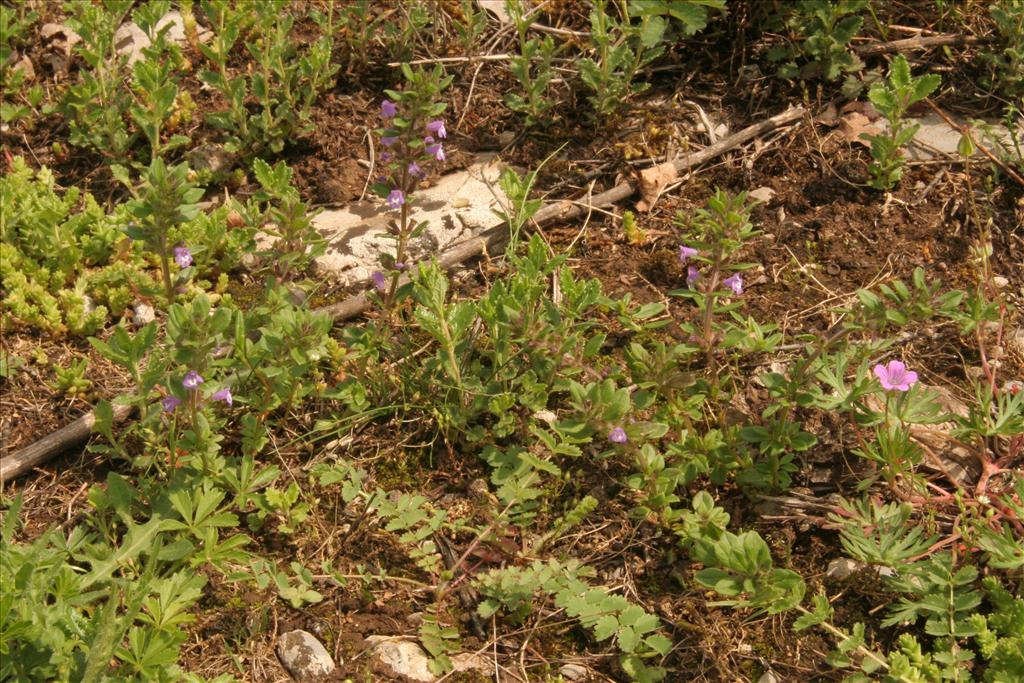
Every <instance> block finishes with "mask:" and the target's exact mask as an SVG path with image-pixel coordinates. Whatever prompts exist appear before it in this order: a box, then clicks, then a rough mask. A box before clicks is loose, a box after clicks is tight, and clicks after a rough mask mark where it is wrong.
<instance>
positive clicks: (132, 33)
mask: <svg viewBox="0 0 1024 683" xmlns="http://www.w3.org/2000/svg"><path fill="white" fill-rule="evenodd" d="M165 26H167V27H168V28H167V33H165V34H164V36H165V38H166V39H167V42H168V43H177V44H179V45H180V44H181V43H184V42H185V39H186V36H185V20H184V19H183V18H182V16H181V12H179V11H178V10H171V11H170V12H168V13H167V14H165V15H164V16H163V17H161V18H160V21H158V22H157V23H156V29H157V31H160V30H162V29H163V28H164V27H165ZM196 33H197V37H198V39H199V42H201V43H205V42H207V41H208V40H209V39H210V38H212V37H213V33H212V32H211V31H210V30H209V29H207V28H204V27H202V26H198V25H197V26H196ZM114 43H115V45H116V46H117V51H118V53H119V54H122V55H128V63H129V64H134V63H135V62H137V61H139V60H140V59H142V58H143V56H144V55H143V54H142V51H143V50H144V49H145V48H147V47H149V46H150V45H152V43H151V42H150V40H149V36H147V35H146V33H145V32H144V31H143V30H142V29H141V28H139V26H138V24H136V23H135V22H134V21H129V22H127V23H125V24H122V25H121V27H120V28H118V29H117V32H116V33H115V34H114Z"/></svg>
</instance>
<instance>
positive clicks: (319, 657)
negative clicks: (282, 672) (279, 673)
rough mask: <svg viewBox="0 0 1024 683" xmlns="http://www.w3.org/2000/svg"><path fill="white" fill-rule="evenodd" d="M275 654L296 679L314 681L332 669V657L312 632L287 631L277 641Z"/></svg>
mask: <svg viewBox="0 0 1024 683" xmlns="http://www.w3.org/2000/svg"><path fill="white" fill-rule="evenodd" d="M277 656H278V657H280V658H281V663H282V664H284V668H286V669H288V673H290V674H291V675H292V677H293V678H294V679H295V680H297V681H314V680H317V679H319V678H320V677H321V676H326V675H327V674H329V673H331V672H332V671H334V667H335V664H334V659H333V658H332V657H331V655H330V653H329V652H327V648H325V647H324V646H323V644H322V643H321V642H320V641H319V640H317V639H316V638H315V637H314V636H313V634H312V633H309V632H307V631H302V630H295V631H289V632H288V633H285V634H283V635H282V636H281V637H280V638H279V639H278V641H277Z"/></svg>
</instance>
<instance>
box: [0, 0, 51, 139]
mask: <svg viewBox="0 0 1024 683" xmlns="http://www.w3.org/2000/svg"><path fill="white" fill-rule="evenodd" d="M38 20H39V13H38V12H36V11H34V10H33V9H31V6H30V5H29V4H28V3H26V2H20V3H16V4H15V6H10V7H9V6H7V5H0V64H2V65H3V67H4V77H3V83H2V88H0V96H2V98H0V122H3V123H5V124H11V123H15V122H17V121H24V122H25V123H27V124H28V125H32V121H31V119H30V117H29V114H31V113H32V111H33V110H35V109H37V108H38V107H39V106H40V105H41V104H42V102H43V98H44V97H45V92H44V91H43V88H42V86H40V85H38V84H36V85H33V86H31V87H30V88H27V89H26V88H25V84H26V83H28V82H29V80H30V79H29V78H28V76H29V72H28V70H27V69H26V68H24V66H19V65H18V64H17V61H16V57H17V54H18V50H19V49H20V48H23V47H24V46H25V44H26V43H27V42H28V41H27V40H26V37H27V34H28V31H29V29H31V28H32V27H33V26H34V24H35V23H36V22H37V21H38Z"/></svg>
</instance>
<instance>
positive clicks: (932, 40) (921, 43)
mask: <svg viewBox="0 0 1024 683" xmlns="http://www.w3.org/2000/svg"><path fill="white" fill-rule="evenodd" d="M986 42H989V39H988V38H982V37H980V36H966V35H963V34H960V33H943V34H940V35H937V36H914V37H913V38H900V39H899V40H890V41H889V42H887V43H868V44H867V45H858V46H857V47H855V48H853V51H854V52H856V53H857V54H858V55H860V56H861V57H866V56H868V55H879V54H883V53H886V52H904V51H907V50H927V49H929V48H933V47H942V46H943V45H974V44H976V43H986Z"/></svg>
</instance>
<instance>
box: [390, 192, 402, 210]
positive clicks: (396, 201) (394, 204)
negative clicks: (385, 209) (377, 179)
mask: <svg viewBox="0 0 1024 683" xmlns="http://www.w3.org/2000/svg"><path fill="white" fill-rule="evenodd" d="M387 203H388V206H389V207H391V208H392V209H398V208H401V206H402V204H405V193H404V192H402V191H401V190H397V189H396V190H391V194H389V195H388V199H387Z"/></svg>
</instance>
